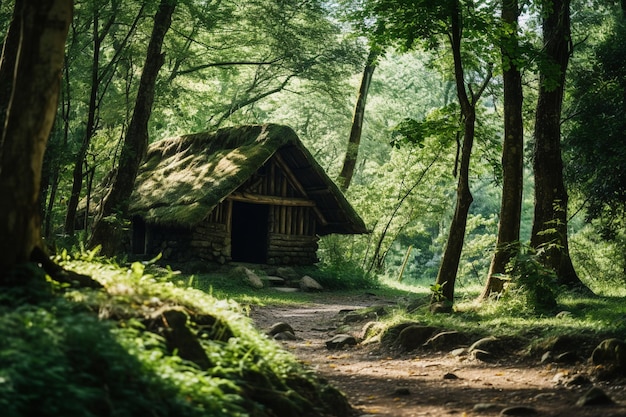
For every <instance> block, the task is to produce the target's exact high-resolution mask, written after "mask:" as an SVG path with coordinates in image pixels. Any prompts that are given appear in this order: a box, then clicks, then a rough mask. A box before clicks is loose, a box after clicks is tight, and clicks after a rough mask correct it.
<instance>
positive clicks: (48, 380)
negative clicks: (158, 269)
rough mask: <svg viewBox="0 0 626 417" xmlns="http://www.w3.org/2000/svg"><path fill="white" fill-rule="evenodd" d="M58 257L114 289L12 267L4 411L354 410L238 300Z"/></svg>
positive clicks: (0, 296) (3, 322)
mask: <svg viewBox="0 0 626 417" xmlns="http://www.w3.org/2000/svg"><path fill="white" fill-rule="evenodd" d="M89 258H90V257H89ZM60 261H62V262H63V263H64V266H65V267H66V268H68V269H73V270H76V271H80V272H82V273H85V274H88V275H90V276H92V277H93V278H94V279H95V280H97V281H98V282H100V283H101V284H102V285H103V286H104V290H96V289H84V288H72V287H71V286H67V285H60V284H58V283H56V282H54V281H51V280H49V279H48V280H47V279H46V277H44V276H43V275H42V272H41V270H40V269H39V268H38V267H36V266H35V265H24V266H21V267H20V268H18V269H16V270H14V271H12V272H11V274H12V275H13V276H12V278H13V280H12V281H13V282H14V284H15V285H12V286H10V287H8V288H3V289H2V291H1V292H0V332H1V333H2V337H1V338H0V407H1V408H2V415H3V416H6V417H18V416H34V415H36V416H41V417H45V416H55V417H56V416H66V417H69V416H89V417H91V416H93V417H99V416H112V415H115V416H139V415H149V416H177V417H186V416H258V417H271V416H281V417H283V416H286V417H288V416H311V417H316V416H349V415H351V414H352V409H351V407H350V405H349V403H348V402H347V400H346V399H345V397H344V396H343V394H342V393H341V392H339V391H338V390H336V389H335V388H333V387H332V386H330V385H329V384H328V383H327V382H326V381H324V380H321V379H320V378H318V377H317V376H315V375H314V374H313V373H312V372H311V371H310V370H308V369H306V368H305V367H303V366H302V365H301V364H300V363H298V362H297V361H296V360H295V358H294V357H293V356H292V355H290V354H289V353H287V352H285V351H284V350H282V349H280V348H279V347H278V345H276V344H275V343H274V342H273V341H271V340H269V339H268V338H267V337H265V336H264V335H261V334H260V333H259V332H258V331H257V330H256V329H255V328H254V327H253V326H252V325H251V323H250V321H249V320H248V319H247V317H246V316H245V315H244V314H243V313H244V312H243V311H242V309H241V307H240V306H239V305H237V304H236V303H234V302H232V301H226V300H218V299H216V298H214V297H212V296H210V295H208V294H206V293H204V292H202V291H198V290H193V289H188V288H184V287H183V286H180V285H175V284H173V283H172V280H171V279H170V278H171V274H172V272H171V271H169V273H165V274H160V276H157V275H150V274H146V273H145V272H146V271H145V269H144V266H143V265H142V264H140V263H134V264H132V266H131V267H130V268H129V269H128V270H127V271H124V270H123V269H121V268H120V267H118V266H116V265H113V264H105V263H102V262H94V261H93V260H92V259H85V256H84V255H83V259H75V260H70V259H68V258H67V256H66V257H64V259H61V260H60ZM166 272H167V271H166Z"/></svg>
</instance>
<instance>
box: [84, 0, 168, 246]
mask: <svg viewBox="0 0 626 417" xmlns="http://www.w3.org/2000/svg"><path fill="white" fill-rule="evenodd" d="M176 3H177V1H176V0H161V3H160V4H159V9H158V10H157V13H156V15H155V16H154V27H153V30H152V36H151V37H150V43H149V44H148V52H147V55H146V62H145V65H144V67H143V71H142V73H141V79H140V81H139V90H138V91H137V99H136V100H135V108H134V110H133V117H132V119H131V121H130V124H129V126H128V130H127V132H126V136H125V138H124V145H123V147H122V151H121V153H120V161H119V165H118V167H117V172H116V174H115V177H114V179H113V183H112V185H111V188H110V189H109V192H108V193H107V195H106V196H105V197H104V200H103V202H102V206H101V212H100V213H99V215H98V218H97V219H96V223H95V225H94V230H93V235H92V237H91V241H90V246H95V245H98V244H100V245H102V253H103V254H106V255H113V254H115V253H117V252H119V251H120V250H122V249H123V248H122V247H121V244H122V243H123V241H124V237H123V236H122V235H121V233H123V230H121V228H120V227H119V225H118V224H116V223H115V222H110V221H108V219H106V218H107V217H108V216H111V215H113V214H115V215H121V216H122V217H123V216H124V215H125V214H126V212H127V210H128V199H129V198H130V195H131V193H132V191H133V186H134V183H135V178H136V177H137V171H138V170H139V165H140V164H141V161H142V160H143V158H144V156H145V154H146V150H147V148H148V121H149V120H150V115H151V113H152V104H153V102H154V95H155V87H156V79H157V75H158V73H159V70H160V69H161V67H162V66H163V64H164V62H165V54H163V53H161V47H162V46H163V40H164V39H165V34H166V33H167V31H168V30H169V28H170V25H171V23H172V14H173V13H174V9H175V8H176Z"/></svg>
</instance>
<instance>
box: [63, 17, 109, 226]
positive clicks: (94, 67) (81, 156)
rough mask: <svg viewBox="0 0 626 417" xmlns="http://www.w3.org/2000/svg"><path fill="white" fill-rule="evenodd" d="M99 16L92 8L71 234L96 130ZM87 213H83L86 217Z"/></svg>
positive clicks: (70, 206) (69, 205) (68, 221)
mask: <svg viewBox="0 0 626 417" xmlns="http://www.w3.org/2000/svg"><path fill="white" fill-rule="evenodd" d="M99 28H100V16H99V11H98V8H97V7H95V8H94V13H93V34H92V42H93V56H92V63H91V83H90V84H91V91H90V93H89V105H88V106H87V123H86V125H85V136H83V141H82V143H81V145H80V149H79V150H78V154H77V155H76V159H75V160H74V170H73V171H72V192H71V193H70V198H69V201H68V203H67V213H66V215H65V228H64V231H65V233H66V234H68V235H70V236H73V235H74V229H75V225H76V209H77V208H78V202H79V200H80V191H81V190H82V188H83V177H84V174H83V165H84V163H85V157H86V156H87V151H88V150H89V144H90V143H91V138H92V137H93V135H94V134H95V131H96V112H97V111H98V88H99V86H100V77H99V71H100V48H101V44H102V38H101V37H100V32H99ZM88 215H89V213H85V216H86V217H87V216H88Z"/></svg>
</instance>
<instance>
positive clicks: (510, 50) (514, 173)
mask: <svg viewBox="0 0 626 417" xmlns="http://www.w3.org/2000/svg"><path fill="white" fill-rule="evenodd" d="M518 18H519V7H518V2H517V0H503V1H502V21H503V23H504V25H507V26H510V28H511V30H512V32H511V35H509V36H507V37H506V38H504V39H502V41H501V42H502V45H501V51H502V68H503V79H504V143H503V146H502V172H503V176H502V202H501V205H500V222H499V224H498V237H497V241H496V249H495V252H494V255H493V258H492V259H491V265H490V267H489V273H488V275H487V282H486V284H485V288H484V289H483V292H482V294H481V295H480V298H481V299H485V298H487V297H488V296H489V294H491V293H498V292H501V291H502V289H503V284H504V281H502V280H501V279H499V278H498V275H500V274H504V273H505V272H506V266H507V264H508V263H509V261H510V260H511V258H513V257H514V256H515V255H516V254H517V253H518V251H519V233H520V221H521V217H522V190H523V188H524V179H523V178H524V176H523V171H524V121H523V117H522V103H523V96H522V77H521V74H520V71H519V68H517V66H516V65H515V60H516V59H517V58H518V55H519V53H518V52H517V50H518V39H517V22H518Z"/></svg>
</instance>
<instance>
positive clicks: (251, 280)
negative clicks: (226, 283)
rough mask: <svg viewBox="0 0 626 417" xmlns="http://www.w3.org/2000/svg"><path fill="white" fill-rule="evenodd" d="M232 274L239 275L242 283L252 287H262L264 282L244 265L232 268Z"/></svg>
mask: <svg viewBox="0 0 626 417" xmlns="http://www.w3.org/2000/svg"><path fill="white" fill-rule="evenodd" d="M233 274H234V275H235V276H236V277H240V279H241V280H243V282H244V283H246V284H248V285H249V286H251V287H252V288H256V289H260V288H263V286H264V284H263V281H262V280H261V278H259V276H258V275H257V274H255V273H254V271H252V270H251V269H248V268H246V267H245V266H238V267H237V268H235V269H233Z"/></svg>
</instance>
